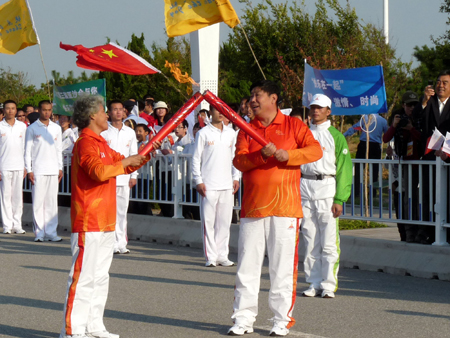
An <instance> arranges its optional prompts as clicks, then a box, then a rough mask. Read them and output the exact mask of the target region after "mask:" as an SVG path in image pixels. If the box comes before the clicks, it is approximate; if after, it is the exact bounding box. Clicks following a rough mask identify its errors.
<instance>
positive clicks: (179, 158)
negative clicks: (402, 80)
mask: <svg viewBox="0 0 450 338" xmlns="http://www.w3.org/2000/svg"><path fill="white" fill-rule="evenodd" d="M70 160H71V154H69V153H68V154H64V170H63V171H64V175H63V178H62V180H61V183H60V186H59V194H61V195H70V173H71V170H70ZM352 161H353V182H352V183H353V184H352V194H351V196H350V198H349V200H348V201H347V203H345V204H344V212H343V215H342V216H341V218H343V219H353V220H362V221H376V222H382V223H404V224H417V225H424V226H434V227H435V233H436V240H435V243H433V244H434V245H448V243H447V241H446V228H448V227H450V224H449V223H448V220H449V219H450V217H449V210H448V208H447V206H448V192H449V191H450V189H449V182H450V180H449V168H450V165H449V164H446V163H444V162H443V161H441V160H440V159H437V160H436V161H402V160H365V159H353V160H352ZM191 168H192V155H190V154H182V153H178V152H175V153H174V154H172V155H166V156H164V155H156V157H155V158H152V159H151V160H150V161H149V162H148V163H147V164H146V165H145V166H143V167H142V168H141V169H140V170H139V175H138V179H137V184H136V186H135V188H134V189H132V190H131V192H130V201H136V202H145V203H155V204H156V203H158V204H160V205H172V206H173V215H174V216H173V217H174V218H183V207H185V208H186V207H199V200H200V199H199V196H198V193H197V192H196V191H195V183H194V182H193V180H192V174H191ZM366 170H367V174H368V175H367V185H365V184H364V183H365V182H364V178H365V171H366ZM241 187H242V185H241ZM366 187H367V188H366ZM24 190H25V191H31V184H30V182H29V181H28V180H27V179H25V183H24ZM400 192H401V193H400ZM241 200H242V189H239V191H238V192H237V194H236V197H235V206H234V209H235V210H240V205H241Z"/></svg>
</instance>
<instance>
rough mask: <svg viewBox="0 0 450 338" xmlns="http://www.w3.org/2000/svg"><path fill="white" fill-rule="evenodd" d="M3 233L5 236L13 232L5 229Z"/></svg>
mask: <svg viewBox="0 0 450 338" xmlns="http://www.w3.org/2000/svg"><path fill="white" fill-rule="evenodd" d="M3 233H4V234H11V230H6V229H5V230H3Z"/></svg>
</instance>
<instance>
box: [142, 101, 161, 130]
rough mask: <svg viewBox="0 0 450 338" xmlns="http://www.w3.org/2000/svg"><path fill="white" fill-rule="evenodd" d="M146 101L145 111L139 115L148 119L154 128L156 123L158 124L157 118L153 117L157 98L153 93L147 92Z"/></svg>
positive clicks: (149, 124) (148, 122) (150, 125)
mask: <svg viewBox="0 0 450 338" xmlns="http://www.w3.org/2000/svg"><path fill="white" fill-rule="evenodd" d="M144 102H145V107H144V111H143V112H142V113H141V114H140V115H139V117H142V118H143V119H144V120H145V121H147V124H148V126H149V127H152V128H153V127H154V126H155V124H158V122H157V121H156V119H155V118H154V117H153V103H154V102H155V100H154V99H153V97H152V96H151V95H149V94H147V95H145V96H144Z"/></svg>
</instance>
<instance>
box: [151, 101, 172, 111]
mask: <svg viewBox="0 0 450 338" xmlns="http://www.w3.org/2000/svg"><path fill="white" fill-rule="evenodd" d="M158 108H166V109H167V111H169V108H168V107H167V104H166V103H165V102H164V101H158V102H156V103H155V104H154V105H153V109H154V110H156V109H158Z"/></svg>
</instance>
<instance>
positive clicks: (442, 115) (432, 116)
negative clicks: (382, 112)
mask: <svg viewBox="0 0 450 338" xmlns="http://www.w3.org/2000/svg"><path fill="white" fill-rule="evenodd" d="M449 97H450V70H444V71H442V72H441V73H440V74H439V75H438V77H437V81H436V86H435V87H434V88H433V86H432V85H428V86H427V87H426V88H425V90H424V95H423V98H422V105H417V106H416V108H415V109H414V112H413V116H415V117H416V118H418V119H419V121H420V125H421V132H422V142H421V143H422V149H421V152H422V160H427V161H435V160H436V154H435V153H434V152H430V153H428V154H426V155H425V154H424V152H425V150H426V145H427V141H428V139H429V138H430V137H431V135H432V134H433V131H434V129H435V128H437V129H438V130H439V131H440V132H441V133H442V134H443V135H444V136H445V135H446V133H447V132H450V100H449V99H448V98H449ZM430 174H432V175H433V185H434V186H435V187H436V170H431V171H430V170H429V167H428V166H424V167H423V175H422V177H423V181H422V182H423V189H422V194H423V201H424V202H423V212H422V215H423V218H422V219H423V220H425V221H432V220H433V219H434V217H433V215H432V212H431V210H430V204H429V203H428V201H429V198H428V196H429V195H428V194H429V179H428V178H429V175H430ZM433 190H435V189H433ZM430 197H431V198H432V199H433V201H434V197H435V196H430ZM432 205H434V202H433V203H432ZM427 234H428V236H427V238H425V237H423V238H421V239H420V241H421V242H422V243H423V244H431V243H432V242H434V235H435V229H434V228H433V227H428V231H427Z"/></svg>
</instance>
